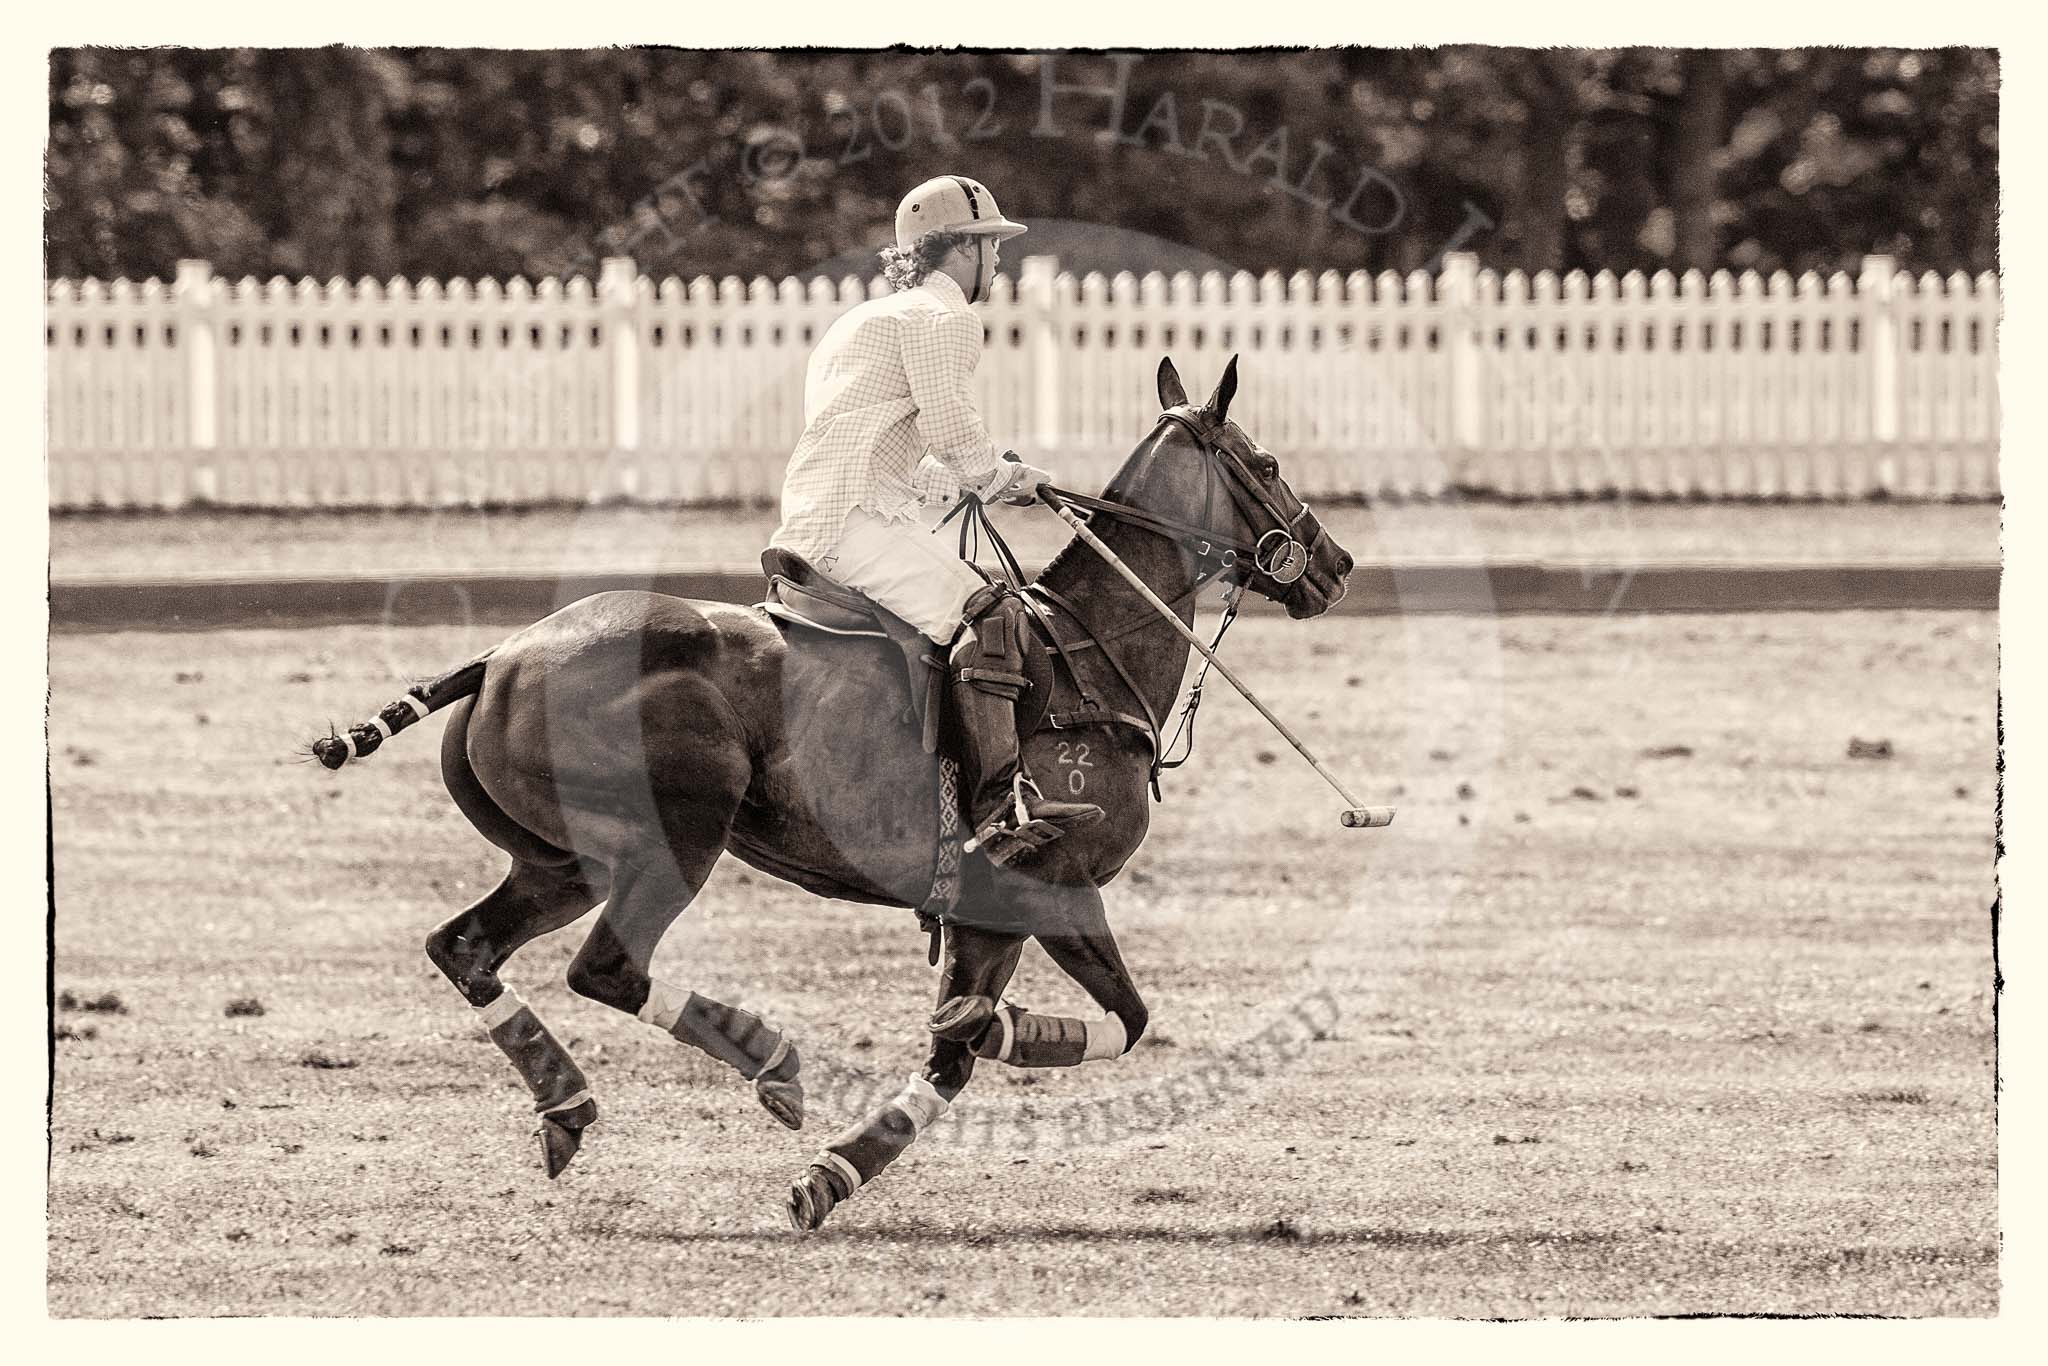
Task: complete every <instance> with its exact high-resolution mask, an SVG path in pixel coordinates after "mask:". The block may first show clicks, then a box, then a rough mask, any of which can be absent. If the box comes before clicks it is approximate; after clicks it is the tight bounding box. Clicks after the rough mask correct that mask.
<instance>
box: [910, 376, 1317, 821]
mask: <svg viewBox="0 0 2048 1366" xmlns="http://www.w3.org/2000/svg"><path fill="white" fill-rule="evenodd" d="M1169 422H1171V423H1175V424H1178V425H1179V426H1180V427H1182V428H1183V429H1184V430H1185V431H1186V432H1187V433H1188V435H1189V436H1191V437H1192V438H1193V439H1194V441H1195V445H1196V447H1197V449H1198V450H1199V451H1200V452H1201V454H1202V457H1203V470H1204V490H1203V495H1202V521H1203V523H1204V524H1203V525H1199V526H1198V525H1196V524H1194V523H1192V522H1183V521H1180V520H1178V519H1177V518H1172V517H1164V516H1161V515H1160V514H1158V513H1156V512H1153V511H1151V510H1150V509H1148V508H1141V507H1138V506H1136V505H1134V504H1131V503H1126V502H1123V501H1120V500H1118V499H1113V498H1098V497H1096V496H1094V495H1092V494H1085V493H1074V492H1072V491H1070V490H1067V489H1063V488H1059V487H1057V486H1052V490H1051V491H1052V493H1053V494H1054V495H1055V496H1056V497H1058V498H1059V500H1060V501H1061V502H1065V503H1071V504H1073V505H1075V506H1076V507H1080V508H1085V509H1087V510H1088V511H1089V512H1090V513H1092V514H1094V515H1097V516H1103V517H1108V518H1110V519H1112V520H1114V521H1120V522H1125V523H1127V524H1129V525H1131V526H1135V527H1138V528H1140V529H1141V530H1145V531H1149V532H1151V533H1153V534H1154V535H1157V536H1163V537H1165V538H1166V539H1168V540H1170V541H1173V542H1175V543H1176V544H1178V545H1180V546H1181V547H1182V548H1183V549H1185V550H1186V551H1187V552H1188V553H1189V554H1190V555H1192V556H1193V557H1194V559H1195V562H1196V570H1195V578H1194V582H1193V584H1192V585H1190V587H1189V588H1188V589H1187V591H1186V592H1184V593H1182V594H1181V595H1180V596H1179V597H1177V598H1175V599H1173V601H1171V602H1170V603H1169V604H1168V606H1169V607H1171V608H1174V609H1175V610H1178V609H1179V607H1180V606H1181V604H1183V603H1186V602H1188V601H1190V600H1191V599H1193V598H1194V597H1195V596H1196V595H1197V594H1198V593H1200V592H1201V591H1202V589H1203V588H1204V587H1205V586H1207V584H1208V583H1209V582H1210V581H1211V580H1212V579H1217V578H1221V579H1223V580H1224V581H1225V582H1227V583H1229V584H1230V585H1231V592H1230V596H1229V597H1228V598H1227V599H1226V600H1225V603H1224V609H1223V619H1222V621H1221V622H1220V623H1219V624H1218V625H1217V628H1216V635H1215V639H1214V640H1213V641H1211V643H1210V647H1209V648H1210V651H1211V653H1213V652H1214V651H1215V650H1216V648H1217V647H1218V646H1220V645H1221V644H1222V643H1223V635H1224V632H1226V631H1228V630H1229V629H1230V625H1231V623H1232V622H1233V621H1235V620H1236V619H1237V608H1238V601H1239V599H1240V598H1241V597H1242V595H1243V590H1244V589H1245V588H1246V587H1247V586H1251V587H1254V588H1255V590H1256V591H1258V592H1259V593H1261V594H1262V595H1263V596H1265V597H1269V598H1274V599H1275V600H1278V599H1279V598H1280V597H1282V596H1284V594H1285V592H1286V591H1287V590H1288V589H1290V588H1291V586H1292V585H1293V584H1294V583H1295V582H1296V581H1297V580H1299V579H1300V578H1301V577H1302V575H1303V574H1304V573H1306V572H1307V570H1308V566H1309V565H1310V564H1311V563H1313V561H1314V558H1315V556H1316V554H1317V553H1318V552H1319V551H1320V550H1321V549H1322V545H1323V542H1324V541H1325V540H1326V539H1328V536H1329V533H1328V531H1327V530H1325V529H1324V528H1323V527H1322V526H1321V524H1320V523H1318V524H1317V527H1316V531H1315V535H1314V536H1313V538H1312V539H1310V540H1309V541H1308V542H1307V543H1306V544H1304V543H1303V541H1302V540H1301V538H1300V536H1299V535H1298V534H1297V533H1298V530H1299V528H1300V527H1301V524H1302V522H1303V521H1304V520H1305V519H1306V518H1307V517H1308V515H1309V507H1308V504H1307V503H1305V502H1300V500H1299V499H1298V498H1297V499H1296V501H1297V502H1300V507H1299V509H1298V510H1297V511H1296V512H1295V513H1294V514H1293V515H1292V516H1289V515H1288V514H1287V512H1286V511H1285V510H1284V509H1283V508H1282V507H1281V506H1280V504H1279V502H1278V501H1277V500H1276V499H1274V498H1273V496H1272V495H1271V494H1270V493H1269V492H1268V491H1267V490H1266V489H1265V488H1264V487H1263V485H1262V483H1261V481H1260V480H1259V479H1258V477H1257V476H1256V475H1254V474H1253V472H1252V471H1251V470H1250V469H1249V468H1248V467H1247V466H1246V464H1245V462H1244V459H1243V457H1241V456H1240V455H1239V454H1238V453H1237V452H1236V451H1235V450H1233V449H1231V448H1230V446H1229V445H1227V444H1226V443H1225V442H1223V441H1222V440H1220V439H1218V437H1217V435H1216V431H1215V429H1214V427H1213V426H1211V425H1210V424H1208V423H1206V422H1204V421H1203V420H1202V414H1201V411H1200V410H1198V409H1196V408H1195V407H1194V406H1193V405H1191V404H1180V405H1176V406H1174V407H1171V408H1168V409H1166V410H1165V411H1163V412H1161V413H1160V415H1159V424H1158V426H1155V428H1154V431H1155V432H1156V431H1158V430H1159V428H1160V427H1163V426H1165V424H1167V423H1169ZM1219 476H1220V477H1219ZM1219 484H1221V486H1222V488H1223V490H1224V492H1225V494H1226V495H1227V496H1228V497H1229V498H1230V500H1231V503H1232V505H1233V506H1234V507H1235V508H1236V510H1237V512H1238V515H1239V516H1240V518H1242V520H1243V521H1244V523H1245V524H1246V525H1248V526H1251V527H1255V528H1261V529H1260V530H1259V532H1258V537H1257V539H1256V540H1252V541H1246V540H1243V539H1241V538H1239V537H1236V536H1229V535H1224V534H1223V533H1221V532H1218V531H1216V530H1215V529H1214V527H1213V526H1212V525H1209V523H1210V522H1211V521H1212V519H1213V514H1214V512H1215V508H1216V489H1217V486H1218V485H1219ZM960 507H962V508H968V509H970V512H969V514H968V516H967V517H965V518H963V519H962V522H961V527H960V541H961V555H962V557H963V558H969V554H968V545H967V542H968V537H969V534H970V530H972V531H973V532H974V533H975V534H976V535H979V534H981V533H986V535H987V536H988V539H989V543H990V544H991V545H992V546H993V547H994V548H995V551H996V554H997V559H998V561H999V562H1000V563H1001V564H1002V566H1003V569H1004V571H1005V572H1006V573H1007V574H1008V575H1009V576H1010V580H1011V582H1012V583H1014V584H1017V585H1019V592H1018V596H1019V598H1020V599H1021V600H1022V601H1023V603H1024V605H1025V607H1026V609H1027V610H1028V611H1029V612H1030V613H1031V615H1032V617H1033V618H1034V619H1035V620H1036V621H1037V622H1038V624H1039V626H1040V628H1041V629H1042V630H1043V631H1044V632H1045V635H1046V638H1047V639H1048V640H1049V641H1051V642H1052V649H1053V651H1054V652H1056V653H1057V654H1058V655H1059V656H1060V658H1061V659H1062V660H1063V661H1064V662H1065V664H1066V666H1067V675H1068V677H1070V678H1071V679H1073V681H1074V687H1075V690H1076V692H1077V693H1078V694H1079V696H1080V702H1081V705H1080V708H1079V710H1077V711H1072V712H1065V713H1049V714H1048V715H1047V717H1046V722H1047V724H1049V725H1051V726H1052V727H1054V728H1055V729H1064V728H1067V727H1071V726H1075V725H1093V724H1101V723H1103V722H1115V723H1120V724H1124V725H1129V726H1133V727H1136V728H1137V729H1139V730H1141V731H1143V732H1144V733H1145V735H1146V738H1147V739H1148V740H1149V741H1150V742H1151V746H1152V767H1151V772H1150V774H1149V777H1150V781H1151V786H1152V795H1153V797H1154V799H1155V800H1157V799H1159V798H1160V791H1159V774H1160V772H1161V771H1162V770H1164V769H1170V768H1178V767H1180V766H1181V765H1182V764H1184V763H1186V762H1187V761H1188V759H1189V758H1190V757H1192V756H1193V754H1194V748H1195V744H1194V722H1195V713H1196V711H1197V710H1198V709H1199V708H1200V707H1201V704H1202V685H1203V683H1204V682H1205V681H1206V679H1207V677H1208V673H1209V666H1208V664H1207V663H1206V662H1204V664H1203V665H1202V668H1201V669H1200V671H1199V672H1197V673H1196V675H1195V680H1194V683H1193V684H1192V685H1191V686H1190V688H1189V690H1188V696H1187V700H1186V701H1185V702H1184V703H1183V704H1182V706H1181V709H1180V714H1179V720H1178V723H1177V724H1176V726H1175V729H1174V733H1173V736H1172V738H1171V739H1162V738H1161V734H1160V724H1159V717H1158V715H1157V713H1155V712H1154V711H1153V709H1152V704H1151V702H1149V701H1148V700H1147V699H1146V697H1145V694H1144V692H1143V691H1142V690H1141V689H1140V688H1139V687H1138V685H1137V681H1136V680H1135V679H1133V678H1132V677H1131V674H1130V670H1129V669H1127V668H1126V667H1125V666H1124V663H1123V661H1122V660H1121V659H1119V658H1118V657H1117V654H1116V652H1115V651H1114V650H1112V649H1111V648H1110V646H1111V645H1112V644H1114V643H1115V642H1116V641H1118V640H1121V639H1122V638H1123V637H1125V636H1128V635H1131V634H1133V633H1134V632H1136V631H1138V630H1142V629H1143V628H1145V627H1146V626H1149V625H1157V624H1158V617H1157V615H1156V614H1155V613H1153V612H1152V611H1150V610H1147V611H1144V612H1142V613H1140V614H1138V615H1137V616H1135V617H1133V618H1132V619H1131V620H1129V621H1127V622H1123V623H1120V624H1119V625H1118V626H1116V627H1115V628H1113V629H1110V630H1108V631H1098V630H1096V629H1095V628H1094V627H1093V626H1091V625H1090V624H1089V622H1088V619H1087V618H1086V617H1084V616H1083V615H1082V614H1081V612H1080V609H1079V608H1078V607H1076V606H1075V604H1074V603H1072V602H1070V601H1068V600H1067V599H1066V598H1065V597H1064V596H1063V595H1061V594H1060V593H1058V592H1056V591H1055V590H1053V589H1051V588H1049V587H1046V586H1045V585H1043V584H1039V583H1027V582H1026V581H1025V577H1024V573H1023V570H1022V568H1021V567H1020V566H1019V565H1018V563H1017V559H1016V556H1015V555H1014V554H1012V553H1011V551H1010V548H1009V546H1008V545H1007V544H1006V543H1005V542H1004V541H1003V538H1002V537H1001V536H1000V535H999V534H998V533H997V532H996V530H995V527H994V526H993V525H992V524H991V523H990V522H989V521H988V518H987V514H986V513H985V512H983V511H982V510H981V505H980V500H979V499H977V498H975V497H974V496H973V495H972V494H969V495H967V496H966V497H964V498H962V500H961V503H960ZM959 510H960V509H959V508H956V509H955V511H959ZM948 515H949V517H950V515H951V514H948ZM1266 584H1271V585H1273V587H1275V588H1277V589H1279V590H1281V591H1279V592H1274V591H1270V590H1269V589H1268V588H1267V587H1266V586H1265V585H1266ZM1047 606H1051V607H1054V608H1057V609H1058V610H1059V611H1060V613H1061V614H1062V615H1064V616H1065V617H1067V618H1068V619H1069V620H1070V621H1072V622H1073V624H1074V625H1075V626H1076V627H1078V628H1079V629H1080V632H1081V636H1082V639H1080V640H1078V641H1072V642H1069V641H1065V640H1062V639H1061V637H1060V633H1059V631H1058V630H1057V629H1056V628H1055V627H1054V625H1053V622H1052V619H1051V617H1050V616H1049V615H1048V613H1047V612H1046V607H1047ZM1089 649H1095V650H1099V651H1100V652H1101V654H1102V658H1103V660H1104V662H1105V663H1107V664H1108V665H1109V666H1110V668H1111V670H1112V671H1114V672H1115V674H1116V676H1117V678H1118V679H1119V680H1120V681H1121V682H1122V683H1123V685H1124V687H1125V689H1126V690H1127V691H1128V692H1129V693H1130V694H1131V696H1132V698H1134V699H1135V700H1136V701H1137V704H1138V706H1139V707H1140V708H1141V709H1142V710H1143V712H1144V716H1143V718H1142V719H1140V718H1138V717H1135V716H1132V715H1130V714H1128V713H1125V712H1118V711H1115V710H1112V709H1110V708H1107V707H1105V706H1104V705H1103V703H1102V700H1101V698H1100V697H1099V696H1098V695H1097V694H1096V692H1095V690H1094V689H1093V688H1091V687H1090V686H1089V683H1088V679H1087V676H1086V675H1084V674H1083V673H1082V672H1081V670H1080V668H1079V667H1078V666H1077V665H1076V664H1075V662H1074V655H1075V654H1078V653H1080V652H1082V651H1085V650H1089ZM1183 734H1185V735H1186V737H1187V745H1186V748H1185V749H1184V750H1183V751H1182V753H1181V754H1180V755H1179V757H1177V758H1168V757H1167V756H1168V754H1169V752H1170V751H1171V750H1172V749H1173V747H1174V746H1175V745H1177V744H1179V743H1180V740H1181V737H1182V735H1183Z"/></svg>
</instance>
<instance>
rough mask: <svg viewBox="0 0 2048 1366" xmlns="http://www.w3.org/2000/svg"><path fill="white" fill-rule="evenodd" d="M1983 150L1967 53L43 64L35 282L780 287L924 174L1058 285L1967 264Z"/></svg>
mask: <svg viewBox="0 0 2048 1366" xmlns="http://www.w3.org/2000/svg"><path fill="white" fill-rule="evenodd" d="M1997 130H1998V61H1997V56H1996V54H1995V53H1992V52H1987V51H1983V50H1978V49H1967V48H1943V49H1936V50H1927V51H1908V50H1893V49H1851V48H1825V49H1788V50H1771V49H1730V50H1667V49H1648V48H1634V49H1615V50H1565V49H1546V50H1522V49H1509V48H1477V47H1465V48H1438V49H1411V50H1379V49H1371V48H1335V49H1317V50H1311V51H1305V52H1291V53H1275V52H1265V51H1261V52H1250V53H1214V52H1145V53H1130V54H1107V55H1104V54H1094V55H1083V54H1064V53H1063V54H1055V55H1049V56H1048V55H1035V54H998V53H969V52H940V53H930V52H906V51H890V52H856V53H845V52H801V51H781V52H696V51H678V50H666V49H630V50H596V51H566V52H519V51H502V50H489V51H464V50H452V49H417V50H366V49H352V48H325V49H292V50H255V49H232V50H200V49H155V50H133V49H107V48H89V49H68V50H58V51H56V52H54V53H53V54H52V56H51V65H50V139H49V150H48V186H47V197H46V206H47V207H46V214H45V224H46V234H47V239H48V255H47V269H48V273H49V274H50V275H52V276H57V275H64V276H73V277H76V276H85V275H93V276H98V277H100V278H111V277H114V276H122V275H125V276H129V277H140V276H147V275H157V276H162V277H167V276H168V275H169V274H170V273H171V270H172V267H173V263H174V262H175V261H176V260H177V259H178V258H180V257H186V256H202V257H206V258H208V259H210V260H212V261H213V262H214V263H215V265H216V267H217V268H218V269H220V270H222V271H224V272H226V273H229V274H232V275H241V274H245V273H246V274H254V275H258V276H269V275H272V274H282V275H286V276H298V275H302V274H304V275H312V276H315V277H319V278H327V277H330V276H335V275H341V276H346V277H351V278H353V277H357V276H361V275H374V276H377V277H380V278H381V277H387V276H390V275H394V274H403V275H407V276H412V277H418V276H430V275H431V276H442V277H446V276H454V275H465V276H470V277H478V276H484V275H493V276H498V277H501V278H502V277H507V276H511V275H514V274H524V275H527V276H529V277H532V276H540V275H550V274H562V273H566V272H569V271H575V270H582V271H594V269H595V266H596V262H597V260H598V259H599V258H600V257H602V256H604V255H607V254H613V253H619V252H624V253H629V254H631V255H633V256H634V257H635V258H636V259H637V260H639V261H640V263H641V264H642V266H643V267H644V268H646V269H648V270H651V271H653V272H655V273H669V272H674V273H677V274H682V275H694V274H699V273H707V274H714V275H722V274H727V273H732V274H739V275H753V274H756V273H760V274H767V275H782V274H787V273H791V272H799V271H804V270H807V269H810V268H812V267H815V266H817V265H818V264H819V263H824V262H833V263H836V264H838V265H839V266H841V267H844V266H846V265H848V264H850V263H852V262H854V261H856V260H857V259H858V258H859V256H860V254H862V253H865V252H866V251H868V250H871V249H872V248H873V247H874V246H876V245H878V244H880V243H881V242H882V241H883V240H885V239H886V238H887V236H888V234H889V230H890V222H891V214H892V211H893V208H894V204H895V201H896V198H897V197H898V195H900V194H901V192H902V191H903V190H904V189H906V188H908V187H909V186H910V185H911V184H913V183H915V182H916V181H917V180H919V179H922V178H923V177H925V176H927V175H930V174H933V173H936V172H939V171H944V170H956V171H964V172H967V173H971V174H974V175H976V176H978V177H980V178H981V179H983V180H984V181H986V182H987V183H988V184H989V185H990V186H991V188H993V189H995V190H996V192H997V193H998V194H999V195H1000V197H1001V199H1002V202H1003V205H1004V207H1005V209H1006V210H1007V211H1008V212H1010V213H1011V214H1012V216H1018V217H1023V218H1025V219H1027V220H1032V221H1038V222H1043V223H1047V224H1048V225H1049V231H1048V232H1047V233H1044V234H1041V235H1040V236H1038V237H1035V238H1032V239H1027V241H1030V242H1031V243H1033V244H1034V245H1039V246H1042V247H1050V248H1053V249H1057V250H1058V251H1059V252H1060V254H1061V255H1062V257H1063V258H1064V259H1066V260H1068V261H1070V262H1071V263H1073V264H1075V265H1078V266H1081V267H1084V268H1110V269H1114V268H1126V267H1128V268H1136V269H1143V268H1146V267H1148V266H1153V265H1164V266H1169V267H1171V266H1174V265H1179V264H1185V263H1187V262H1189V261H1191V260H1213V261H1216V262H1221V263H1224V264H1228V265H1230V266H1234V267H1243V268H1247V269H1251V270H1264V269H1269V268H1270V269H1280V270H1293V269H1296V268H1301V267H1305V268H1308V269H1310V270H1323V269H1336V270H1346V271H1348V270H1353V269H1361V268H1362V269H1368V270H1375V271H1377V270H1383V269H1390V268H1391V269H1397V270H1409V269H1415V268H1418V267H1424V266H1427V265H1428V264H1430V263H1431V262H1432V261H1433V260H1434V259H1435V258H1436V257H1437V256H1438V255H1439V254H1440V253H1441V252H1442V251H1443V250H1445V249H1446V248H1447V247H1462V248H1465V249H1469V250H1473V251H1476V252H1478V253H1479V255H1480V257H1481V259H1482V260H1483V261H1484V262H1485V263H1486V264H1488V265H1492V266H1497V267H1501V268H1507V267H1521V268H1524V269H1541V268H1573V267H1582V268H1587V269H1599V268H1612V269H1628V268H1643V269H1654V268H1657V267H1664V266H1669V267H1673V268H1684V267H1690V266H1698V267H1701V268H1708V269H1711V268H1714V267H1719V266H1729V267H1733V268H1738V269H1740V268H1746V267H1754V268H1758V269H1763V270H1772V269H1777V268H1781V267H1782V268H1786V269H1791V270H1803V269H1809V268H1817V269H1823V270H1832V269H1849V270H1852V271H1853V270H1854V268H1855V264H1856V261H1857V259H1858V258H1859V257H1860V256H1861V255H1862V254H1863V253H1864V252H1866V251H1887V252H1891V253H1894V254H1895V255H1897V256H1898V257H1899V258H1900V260H1901V261H1902V262H1903V263H1904V264H1906V265H1907V266H1910V267H1912V268H1915V269H1929V268H1931V269H1936V270H1941V271H1944V272H1945V271H1949V270H1954V269H1963V270H1968V271H1978V270H1985V269H1990V268H1993V267H1994V266H1995V265H1996V245H1997V244H1996V223H1997V201H1998V131H1997ZM1088 225H1100V227H1101V229H1102V230H1101V231H1091V230H1089V227H1088Z"/></svg>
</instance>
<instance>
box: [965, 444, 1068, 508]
mask: <svg viewBox="0 0 2048 1366" xmlns="http://www.w3.org/2000/svg"><path fill="white" fill-rule="evenodd" d="M1051 482H1052V472H1051V471H1050V470H1042V469H1040V468H1038V466H1036V465H1029V464H1026V463H1025V462H1024V461H1022V460H1019V459H1018V458H1017V453H1016V452H1015V451H1005V452H1004V453H1003V465H1002V468H1001V470H1000V471H999V472H998V474H997V477H996V478H994V479H993V480H991V481H990V484H989V489H988V492H987V493H984V494H983V495H982V496H981V500H982V501H983V502H984V503H993V502H997V501H1001V502H1004V503H1008V504H1009V505H1010V506H1012V507H1026V506H1028V505H1030V504H1032V503H1035V502H1037V501H1038V488H1039V485H1041V484H1050V483H1051Z"/></svg>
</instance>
